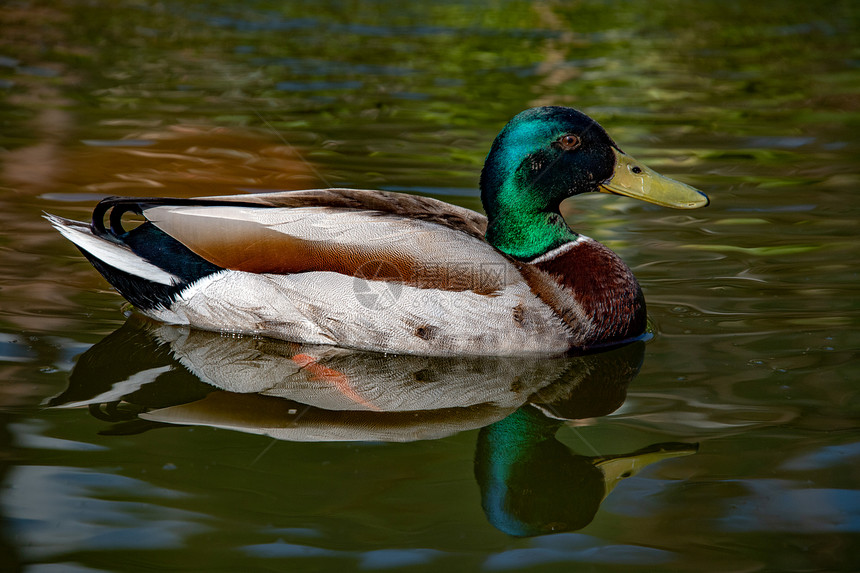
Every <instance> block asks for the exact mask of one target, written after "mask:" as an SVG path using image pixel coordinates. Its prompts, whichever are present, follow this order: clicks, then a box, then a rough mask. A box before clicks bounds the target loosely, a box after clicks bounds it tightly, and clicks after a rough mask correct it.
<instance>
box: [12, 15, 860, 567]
mask: <svg viewBox="0 0 860 573" xmlns="http://www.w3.org/2000/svg"><path fill="white" fill-rule="evenodd" d="M858 23H860V4H858V3H856V2H851V1H847V0H846V1H836V2H829V3H826V4H822V5H818V4H815V3H811V2H799V1H792V0H786V1H781V2H771V1H762V2H741V1H717V0H713V1H711V0H705V1H696V2H683V1H680V0H674V1H673V0H650V1H638V0H634V1H628V2H620V1H617V2H610V1H591V0H583V1H577V2H574V1H552V0H548V1H535V2H525V1H514V0H511V1H505V0H499V1H493V2H469V1H450V2H448V1H445V2H433V3H431V2H426V3H425V2H412V3H397V2H384V1H368V2H358V1H351V2H348V1H322V2H320V1H313V2H312V1H296V2H273V1H270V0H259V1H255V0H247V1H244V2H222V1H214V0H213V1H209V2H191V1H183V0H164V1H159V2H156V1H150V0H119V1H114V2H108V1H102V0H95V1H77V0H68V1H61V2H51V1H37V0H33V1H31V0H21V1H11V2H5V3H3V4H2V5H0V30H2V32H0V443H2V448H0V484H2V489H0V516H2V518H3V522H2V529H0V570H3V571H28V572H38V573H43V572H51V573H53V572H55V571H73V572H77V571H80V572H85V571H86V572H89V571H152V570H165V571H353V570H371V571H372V570H396V571H433V572H435V571H444V570H451V571H601V572H603V571H691V572H692V571H695V572H697V573H705V572H732V571H737V572H741V571H744V572H747V571H855V570H858V569H860V544H858V540H860V535H858V534H860V487H858V483H860V469H858V468H860V423H858V420H860V392H858V388H860V386H858V377H860V366H858V350H860V328H858V327H860V312H858V311H860V297H858V259H860V201H858V199H857V197H858V190H860V175H858V173H860V170H858V165H860V162H858V159H860V138H858V135H857V134H858V132H860V26H858ZM546 104H557V105H570V106H574V107H577V108H579V109H581V110H582V111H584V112H586V113H588V114H589V115H591V116H592V117H594V118H595V119H597V120H598V121H599V122H600V123H601V124H602V125H603V126H604V127H606V129H607V130H608V131H609V133H610V134H611V135H612V137H613V138H614V139H615V141H616V142H617V143H618V144H619V146H620V147H621V148H622V149H624V150H625V151H626V152H628V153H630V154H632V155H633V156H635V157H637V158H639V159H641V160H643V161H645V162H647V163H648V164H649V165H650V166H652V167H654V168H655V169H657V170H658V171H660V172H662V173H664V174H666V175H668V176H671V177H673V178H676V179H679V180H682V181H684V182H687V183H689V184H691V185H694V186H696V187H698V188H700V189H702V190H703V191H704V192H706V193H707V194H708V195H709V196H710V198H711V205H710V206H709V207H708V208H706V209H702V210H698V211H691V212H682V211H673V210H669V209H663V208H660V207H657V206H654V205H650V204H645V203H642V202H638V201H634V200H631V199H627V198H623V197H614V196H607V195H604V194H600V195H594V196H587V197H578V198H576V199H574V200H572V201H570V202H568V203H567V204H565V205H564V206H563V213H564V214H565V216H566V217H567V220H568V221H569V223H570V225H571V226H572V227H573V228H574V229H575V230H577V231H579V232H582V233H585V234H587V235H589V236H591V237H594V238H595V239H597V240H599V241H601V242H603V243H604V244H606V245H608V246H609V247H611V248H612V249H613V250H615V251H616V252H617V253H619V254H620V255H621V256H622V258H624V260H625V261H626V262H627V263H628V265H629V266H630V267H631V268H632V269H633V270H634V272H635V273H636V275H637V277H638V279H639V281H640V283H641V285H642V288H643V291H644V293H645V298H646V300H647V303H648V310H649V317H650V321H651V325H652V328H651V329H652V334H653V337H652V339H651V340H649V341H648V342H647V343H646V344H640V345H636V346H634V347H629V348H627V349H624V350H622V351H620V352H616V353H609V354H602V355H599V356H597V357H585V358H576V359H558V360H545V361H534V360H517V359H510V360H502V359H494V358H487V359H481V360H476V359H463V360H458V359H453V360H445V361H439V360H432V359H418V358H414V357H413V358H405V357H396V356H374V355H368V354H356V353H343V354H337V353H335V354H327V352H328V351H327V350H326V349H319V348H306V347H297V346H295V345H289V344H282V343H274V342H271V341H264V340H254V339H241V338H240V339H233V338H228V337H221V336H218V335H207V334H202V333H194V332H187V331H176V330H175V329H174V330H171V329H164V328H163V327H160V326H159V325H155V324H151V323H147V322H146V321H143V320H141V319H140V317H137V316H136V315H135V314H134V313H133V311H132V310H131V309H129V308H128V307H126V306H125V304H124V302H123V300H122V299H121V298H120V297H119V295H117V294H116V293H115V292H113V291H112V290H111V289H110V288H109V287H108V285H107V283H105V282H104V280H103V279H102V278H101V277H100V276H99V275H98V274H97V273H96V272H95V271H94V270H93V269H92V267H90V265H89V264H88V263H87V262H86V261H85V260H84V259H83V258H82V257H81V256H80V255H79V253H78V252H77V251H76V250H75V249H74V247H73V246H72V245H71V244H69V243H68V242H67V241H65V240H64V239H63V238H62V237H61V236H60V235H59V234H58V233H56V232H55V231H54V230H53V229H52V228H51V227H50V225H49V224H48V223H47V222H46V221H44V220H43V219H42V218H41V214H42V212H43V211H45V212H50V213H54V214H57V215H61V216H66V217H71V218H77V219H81V220H87V219H88V217H89V214H90V213H91V211H92V208H93V206H94V205H95V203H96V201H97V200H98V199H100V198H102V197H105V196H108V195H127V196H180V197H190V196H201V195H217V194H232V193H244V192H261V191H268V190H283V189H301V188H313V187H326V186H348V187H358V188H377V189H388V190H394V191H403V192H409V193H419V194H424V195H432V196H434V197H438V198H441V199H444V200H446V201H450V202H452V203H456V204H458V205H462V206H466V207H469V208H472V209H476V210H480V201H479V199H478V192H477V181H478V176H479V173H480V169H481V165H482V164H483V160H484V157H485V156H486V153H487V151H488V149H489V145H490V143H491V142H492V139H493V137H495V134H496V133H497V132H498V131H499V129H501V127H502V126H503V125H504V124H505V123H506V122H507V120H508V119H510V117H512V116H513V115H515V114H516V113H518V112H519V111H521V110H523V109H525V108H528V107H532V106H536V105H546ZM307 356H312V357H314V359H315V360H316V362H314V364H315V367H316V368H318V370H316V372H317V374H316V375H309V376H307V377H306V378H302V379H301V380H300V381H299V382H296V383H290V384H287V383H283V382H282V381H283V380H285V379H287V378H289V376H294V373H295V370H296V368H295V365H296V364H297V360H300V359H303V358H302V357H307ZM640 363H641V368H640ZM291 368H292V370H291ZM282 369H286V370H284V371H282ZM325 369H327V370H325ZM283 372H287V374H284V373H283ZM332 372H334V373H340V374H343V375H344V377H345V378H339V377H338V376H339V375H340V374H331V373H332ZM326 373H329V374H326ZM637 373H638V375H637ZM279 376H286V377H287V378H278V377H279ZM270 379H271V380H278V381H281V382H278V384H280V386H278V385H277V384H275V386H276V391H275V390H271V391H269V392H268V395H259V394H257V393H256V392H257V391H258V390H259V389H260V388H261V387H263V386H265V383H268V381H269V380H270ZM289 379H290V380H293V378H289ZM344 379H348V380H349V381H350V384H345V383H344V382H343V380H344ZM255 385H256V386H255ZM266 387H267V388H268V386H266Z"/></svg>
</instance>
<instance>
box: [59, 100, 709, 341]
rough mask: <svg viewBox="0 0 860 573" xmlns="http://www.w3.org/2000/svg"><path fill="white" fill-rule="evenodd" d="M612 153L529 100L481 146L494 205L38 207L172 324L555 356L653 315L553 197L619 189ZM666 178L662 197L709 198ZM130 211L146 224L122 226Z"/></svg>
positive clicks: (137, 202) (597, 134) (238, 199)
mask: <svg viewBox="0 0 860 573" xmlns="http://www.w3.org/2000/svg"><path fill="white" fill-rule="evenodd" d="M565 138H567V139H565ZM619 157H623V158H627V156H624V155H623V154H622V153H621V152H620V150H618V149H617V148H616V147H615V146H614V143H612V141H611V139H609V136H608V135H606V133H605V132H604V131H603V129H602V128H601V127H600V126H599V125H598V124H597V123H596V122H594V121H593V120H591V119H590V118H588V117H587V116H585V115H583V114H581V113H579V112H577V111H575V110H571V109H569V108H535V109H533V110H527V111H526V112H523V113H522V114H520V115H518V116H517V117H515V118H514V119H513V120H512V121H511V122H510V123H509V124H508V125H507V126H506V127H505V129H504V130H503V131H502V133H500V135H499V137H497V139H496V142H495V143H494V145H493V148H492V150H491V151H490V155H489V156H488V158H487V163H486V165H485V168H484V172H483V174H482V178H481V187H482V200H483V203H484V206H485V209H486V210H487V216H486V217H485V216H483V215H480V214H478V213H476V212H474V211H471V210H469V209H465V208H462V207H458V206H454V205H450V204H447V203H444V202H442V201H438V200H436V199H431V198H427V197H419V196H412V195H407V194H400V193H391V192H386V191H372V190H357V189H319V190H304V191H291V192H283V193H265V194H256V195H236V196H225V197H207V198H199V199H164V198H109V199H105V200H103V201H102V202H101V203H100V204H99V205H98V206H97V207H96V209H95V212H94V214H93V219H92V222H91V223H90V224H86V223H80V222H76V221H70V220H68V219H62V218H59V217H54V216H51V215H49V216H48V218H49V220H50V221H51V222H52V224H53V225H54V226H55V227H56V228H57V229H58V230H59V231H60V232H61V233H62V234H63V235H64V236H65V237H66V238H68V239H70V240H71V241H72V242H73V243H74V244H75V245H76V246H77V247H78V248H79V249H80V250H81V251H82V252H83V254H84V255H85V256H86V257H87V258H88V259H89V260H90V262H92V263H93V265H94V266H95V267H96V269H97V270H98V271H99V272H101V274H102V275H104V276H105V278H106V279H107V280H108V282H110V283H111V284H112V285H113V286H114V287H115V288H116V289H117V290H118V291H119V292H120V294H122V295H123V296H124V297H125V298H126V299H128V300H129V301H130V302H131V303H132V304H134V305H135V306H136V307H137V308H138V309H139V310H140V311H141V312H142V313H144V314H145V315H148V316H150V317H152V318H155V319H157V320H160V321H164V322H167V323H171V324H181V325H189V326H192V327H196V328H202V329H207V330H218V331H226V332H231V333H240V334H249V335H260V336H268V337H273V338H279V339H284V340H291V341H296V342H306V343H313V344H334V345H339V346H346V347H351V348H359V349H364V350H374V351H382V352H393V353H408V354H425V355H464V354H472V355H481V354H483V355H516V354H560V353H565V352H569V351H571V350H574V351H580V350H588V349H591V348H595V347H603V346H607V345H614V344H621V343H623V342H625V341H629V340H631V339H635V338H637V337H639V336H641V335H642V334H643V333H644V331H645V326H646V311H645V302H644V299H643V296H642V292H641V290H640V288H639V285H638V283H637V282H636V279H635V277H634V276H633V274H632V272H631V271H630V270H629V269H628V268H627V266H626V265H625V264H624V263H623V261H621V259H620V258H619V257H618V256H617V255H615V254H614V253H613V252H612V251H611V250H609V249H608V248H606V247H604V246H603V245H601V244H600V243H598V242H596V241H594V240H592V239H589V238H587V237H584V236H582V235H577V234H575V233H574V232H573V231H571V230H570V228H569V227H568V226H567V224H566V223H565V222H564V220H563V219H562V218H561V215H560V214H559V213H558V205H559V203H560V202H561V201H562V200H563V199H564V198H566V197H569V196H572V195H575V194H578V193H580V192H585V191H591V190H598V187H599V186H601V185H602V186H604V190H605V189H606V188H609V187H610V186H612V185H615V186H616V187H617V186H618V185H619V183H618V181H617V180H616V179H617V178H618V171H619V169H622V170H624V169H626V170H627V172H625V173H621V175H622V176H629V169H630V164H629V162H627V163H625V162H624V161H623V160H622V159H619ZM630 161H632V160H630ZM634 166H635V167H637V169H638V168H639V167H638V165H634ZM641 169H647V168H644V167H642V168H641ZM650 173H651V174H653V172H650ZM648 174H649V173H646V175H648ZM653 175H654V176H656V177H658V178H659V177H660V176H658V175H656V174H653ZM622 179H623V178H622ZM637 181H638V180H637ZM661 181H662V179H661V180H659V181H658V183H660V185H663V187H665V186H666V184H665V183H662V182H661ZM666 181H669V182H670V183H671V185H669V187H670V191H669V194H670V199H671V201H673V202H675V203H677V202H678V199H677V197H676V195H678V196H680V197H681V199H686V200H689V201H690V202H696V201H698V203H699V204H701V203H702V199H701V198H700V197H703V196H701V194H699V193H698V192H697V191H695V190H693V189H692V188H689V187H686V186H684V185H683V184H681V183H676V182H672V181H671V180H666ZM621 183H625V182H624V181H621ZM646 183H648V182H647V181H646ZM660 185H657V191H658V192H657V193H656V195H657V198H658V199H659V200H658V201H657V202H661V201H662V202H664V203H665V202H666V200H665V196H666V192H665V191H662V187H660ZM649 186H650V183H649ZM678 186H681V188H680V189H681V190H680V191H678ZM626 187H630V185H629V184H626ZM645 187H646V185H639V186H638V187H637V185H633V188H634V192H632V193H626V194H631V195H634V196H638V195H636V193H639V191H640V189H639V188H645ZM610 191H611V192H618V191H617V190H616V189H610ZM672 193H674V194H675V195H672ZM694 195H696V196H694ZM640 198H647V197H640ZM650 199H651V200H653V197H651V198H650ZM704 202H705V203H706V202H707V200H706V199H704ZM699 204H697V205H695V206H699ZM673 206H678V205H673ZM681 206H687V207H689V206H690V205H681ZM128 212H132V213H136V214H139V215H142V216H143V217H144V219H145V222H144V223H143V224H141V225H139V226H137V227H136V228H134V229H131V230H126V229H125V228H124V226H123V216H124V214H126V213H128ZM106 217H107V218H108V220H109V222H110V224H109V225H107V226H106V225H105V218H106Z"/></svg>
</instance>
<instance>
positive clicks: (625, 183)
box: [481, 106, 708, 260]
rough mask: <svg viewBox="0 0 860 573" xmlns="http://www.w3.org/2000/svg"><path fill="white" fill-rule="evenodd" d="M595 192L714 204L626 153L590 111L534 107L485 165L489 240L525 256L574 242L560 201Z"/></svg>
mask: <svg viewBox="0 0 860 573" xmlns="http://www.w3.org/2000/svg"><path fill="white" fill-rule="evenodd" d="M590 191H603V192H607V193H616V194H620V195H627V196H629V197H635V198H637V199H643V200H645V201H650V202H652V203H657V204H658V205H664V206H667V207H675V208H681V209H695V208H697V207H704V206H705V205H707V204H708V198H707V197H705V195H703V194H702V193H701V192H699V191H697V190H696V189H693V188H692V187H689V186H688V185H685V184H683V183H679V182H677V181H673V180H671V179H668V178H666V177H663V176H662V175H659V174H658V173H656V172H654V171H652V170H651V169H649V168H647V167H645V166H644V165H642V164H641V163H640V162H638V161H635V160H634V159H633V158H631V157H630V156H628V155H626V154H624V153H623V152H622V151H621V150H620V149H619V148H618V146H617V145H615V142H614V141H612V138H610V137H609V135H608V134H607V133H606V131H605V130H604V129H603V128H602V127H601V126H600V125H599V124H598V123H597V122H596V121H594V120H593V119H591V118H590V117H588V116H587V115H585V114H583V113H581V112H579V111H577V110H575V109H572V108H568V107H556V106H547V107H536V108H532V109H528V110H526V111H524V112H522V113H520V114H518V115H517V116H515V117H514V118H513V119H512V120H511V121H510V122H508V124H507V125H506V126H505V127H504V129H502V131H501V133H499V135H498V136H497V137H496V140H495V141H494V142H493V146H492V148H491V149H490V153H489V155H488V156H487V160H486V163H485V164H484V170H483V172H482V173H481V200H482V201H483V204H484V209H485V210H486V211H487V217H488V219H489V225H488V228H487V240H488V241H489V242H490V243H491V244H492V245H494V246H495V247H497V248H498V249H500V250H502V251H504V252H506V253H508V254H510V255H512V256H515V257H517V258H520V259H524V260H527V259H531V258H533V257H536V256H540V255H542V254H544V253H546V252H547V251H549V250H551V249H554V248H556V247H559V246H561V245H563V244H564V243H566V242H568V241H571V240H575V239H576V234H575V233H574V232H573V231H571V230H570V228H569V227H568V226H567V224H566V223H565V222H564V220H563V219H562V217H561V215H560V214H559V205H560V204H561V202H562V201H563V200H565V199H567V198H568V197H572V196H574V195H578V194H580V193H586V192H590Z"/></svg>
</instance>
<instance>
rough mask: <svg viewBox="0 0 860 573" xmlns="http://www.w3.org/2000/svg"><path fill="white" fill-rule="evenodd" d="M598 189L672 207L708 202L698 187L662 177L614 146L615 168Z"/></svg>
mask: <svg viewBox="0 0 860 573" xmlns="http://www.w3.org/2000/svg"><path fill="white" fill-rule="evenodd" d="M600 190H601V191H603V192H604V193H614V194H616V195H626V196H627V197H633V198H634V199H642V200H643V201H648V202H650V203H655V204H657V205H662V206H664V207H674V208H676V209H698V208H699V207H704V206H706V205H707V204H708V197H707V196H706V195H705V194H704V193H702V192H701V191H699V190H698V189H694V188H693V187H690V186H689V185H686V184H684V183H681V182H680V181H675V180H674V179H669V178H668V177H664V176H663V175H660V174H659V173H657V172H656V171H654V170H653V169H651V168H649V167H646V166H645V165H643V164H642V163H641V162H639V161H636V160H635V159H633V158H632V157H630V156H629V155H627V154H625V153H622V152H621V151H618V150H617V149H616V150H615V172H614V173H613V174H612V177H610V178H609V179H608V180H606V181H604V182H603V183H602V184H601V186H600Z"/></svg>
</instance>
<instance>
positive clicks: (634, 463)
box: [593, 443, 699, 498]
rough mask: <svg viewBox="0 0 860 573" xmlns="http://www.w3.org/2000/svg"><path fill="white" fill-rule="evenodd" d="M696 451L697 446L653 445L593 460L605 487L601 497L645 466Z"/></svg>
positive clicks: (682, 444) (680, 444)
mask: <svg viewBox="0 0 860 573" xmlns="http://www.w3.org/2000/svg"><path fill="white" fill-rule="evenodd" d="M698 449H699V445H698V444H684V443H667V444H655V445H653V446H649V447H646V448H642V449H641V450H636V451H635V452H633V453H631V454H623V455H619V456H603V457H597V458H594V462H593V463H594V465H595V467H597V468H598V469H599V470H600V471H602V472H603V482H604V484H605V485H606V490H605V493H604V494H603V497H604V498H605V497H606V496H607V495H609V493H610V492H611V491H612V490H613V489H614V488H615V486H616V485H618V483H619V482H620V481H621V480H623V479H626V478H629V477H632V476H634V475H636V474H638V473H639V472H640V471H641V470H642V469H643V468H644V467H645V466H648V465H650V464H653V463H654V462H659V461H661V460H665V459H668V458H677V457H681V456H689V455H690V454H695V453H696V452H697V451H698Z"/></svg>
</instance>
